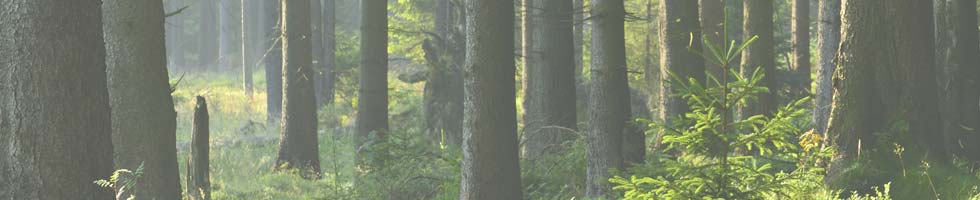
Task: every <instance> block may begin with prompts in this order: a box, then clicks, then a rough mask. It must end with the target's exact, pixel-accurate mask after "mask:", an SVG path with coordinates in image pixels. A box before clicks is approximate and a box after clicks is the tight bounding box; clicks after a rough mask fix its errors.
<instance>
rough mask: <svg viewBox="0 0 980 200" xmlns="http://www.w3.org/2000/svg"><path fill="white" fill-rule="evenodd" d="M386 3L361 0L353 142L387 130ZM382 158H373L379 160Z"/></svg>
mask: <svg viewBox="0 0 980 200" xmlns="http://www.w3.org/2000/svg"><path fill="white" fill-rule="evenodd" d="M387 9H388V3H387V2H386V1H363V2H361V15H362V16H361V19H362V20H363V21H361V72H360V74H361V77H360V88H359V90H358V91H357V94H358V104H357V121H356V126H357V127H356V129H357V137H358V142H357V144H358V145H357V146H360V145H361V144H364V143H365V142H367V141H371V140H384V139H385V137H386V135H387V132H388V12H387ZM382 161H383V159H378V160H374V161H372V162H374V164H382V163H380V162H382ZM358 162H360V160H358Z"/></svg>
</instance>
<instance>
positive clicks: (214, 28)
mask: <svg viewBox="0 0 980 200" xmlns="http://www.w3.org/2000/svg"><path fill="white" fill-rule="evenodd" d="M198 4H199V7H200V8H198V12H200V15H201V22H200V23H198V25H199V26H200V27H199V28H198V31H199V32H200V33H199V34H200V36H201V38H200V39H201V41H200V45H201V47H200V51H201V52H200V57H199V58H198V59H199V60H198V61H200V62H201V63H200V64H201V66H202V68H203V69H213V68H212V67H214V66H212V65H214V64H217V62H218V40H219V39H220V38H219V37H218V22H217V18H218V15H217V14H216V13H217V12H216V10H215V5H214V4H215V3H214V1H199V2H198Z"/></svg>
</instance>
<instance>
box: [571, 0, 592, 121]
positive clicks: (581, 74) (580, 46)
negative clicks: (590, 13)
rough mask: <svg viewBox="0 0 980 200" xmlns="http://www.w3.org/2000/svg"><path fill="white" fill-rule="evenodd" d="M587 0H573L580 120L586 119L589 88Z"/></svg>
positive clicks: (576, 89)
mask: <svg viewBox="0 0 980 200" xmlns="http://www.w3.org/2000/svg"><path fill="white" fill-rule="evenodd" d="M585 12H586V11H585V0H572V22H573V24H572V26H573V28H572V34H573V35H574V36H573V37H572V42H573V43H574V44H573V45H574V47H573V48H574V49H575V50H574V51H575V53H574V56H573V57H572V60H573V61H574V62H575V101H576V103H575V108H576V110H577V111H576V112H575V113H576V117H578V118H579V121H581V120H582V119H584V117H585V116H586V109H585V108H586V106H587V103H586V101H587V99H588V93H589V88H588V85H587V84H586V80H585V71H584V68H585V63H584V62H585V61H584V60H585V59H584V58H585V26H586V20H585Z"/></svg>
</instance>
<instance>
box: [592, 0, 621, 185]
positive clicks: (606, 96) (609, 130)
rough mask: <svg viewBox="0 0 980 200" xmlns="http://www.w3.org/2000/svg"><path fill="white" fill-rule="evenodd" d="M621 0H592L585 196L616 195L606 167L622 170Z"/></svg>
mask: <svg viewBox="0 0 980 200" xmlns="http://www.w3.org/2000/svg"><path fill="white" fill-rule="evenodd" d="M625 17H626V9H625V7H624V5H623V1H617V0H593V1H592V20H593V22H594V25H595V26H594V29H593V30H592V38H593V39H592V42H593V43H592V46H593V51H592V60H593V61H595V62H593V65H592V66H594V67H593V68H592V87H591V94H590V96H591V97H590V99H591V101H590V102H589V122H591V124H590V125H589V128H588V131H587V140H586V146H585V147H586V163H587V167H586V171H587V175H586V195H587V196H588V197H590V198H603V197H605V198H611V199H612V198H615V196H614V195H613V192H612V187H611V186H610V185H609V183H608V179H609V178H610V176H611V175H610V174H609V169H621V168H622V167H623V158H622V155H621V153H622V152H621V149H620V146H621V144H622V142H623V141H622V134H623V129H624V127H625V126H626V123H627V121H628V120H629V119H628V118H629V114H630V104H629V100H630V98H629V84H628V82H627V76H626V71H627V68H626V42H625V40H624V38H625V32H624V19H625Z"/></svg>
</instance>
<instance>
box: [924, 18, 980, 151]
mask: <svg viewBox="0 0 980 200" xmlns="http://www.w3.org/2000/svg"><path fill="white" fill-rule="evenodd" d="M976 4H977V3H976V1H966V0H936V1H935V5H934V6H935V13H936V14H937V15H936V56H937V58H936V65H937V66H936V67H937V75H938V76H937V78H938V84H939V85H938V86H939V88H938V89H937V91H939V92H940V97H941V98H940V101H941V102H942V104H941V105H942V106H940V107H941V111H942V117H943V119H944V120H943V129H944V132H945V134H946V135H947V136H949V137H948V138H947V139H948V141H947V143H946V144H947V146H948V147H949V149H950V150H953V152H955V153H956V154H959V155H961V156H965V157H967V158H969V159H971V160H980V154H978V153H975V152H978V151H980V145H978V144H976V142H973V141H977V140H980V136H975V135H976V134H977V131H976V130H975V129H976V128H978V127H980V107H978V102H980V101H978V99H980V97H978V91H976V88H980V83H978V82H977V81H978V80H977V79H978V78H980V77H978V76H980V74H978V73H980V70H978V64H980V62H978V61H977V59H978V58H977V55H980V49H978V46H977V45H975V44H977V43H978V42H977V30H976V28H974V27H976V26H977V19H976V18H977V12H976V10H975V9H971V8H976Z"/></svg>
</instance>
